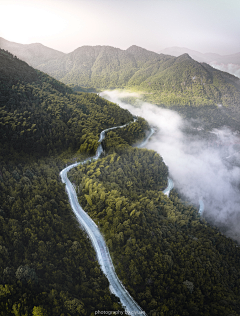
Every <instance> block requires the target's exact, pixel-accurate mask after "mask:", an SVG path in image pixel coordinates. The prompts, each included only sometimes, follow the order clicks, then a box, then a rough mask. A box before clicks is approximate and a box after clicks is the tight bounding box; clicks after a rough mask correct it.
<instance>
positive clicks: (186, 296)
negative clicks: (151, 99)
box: [0, 47, 240, 316]
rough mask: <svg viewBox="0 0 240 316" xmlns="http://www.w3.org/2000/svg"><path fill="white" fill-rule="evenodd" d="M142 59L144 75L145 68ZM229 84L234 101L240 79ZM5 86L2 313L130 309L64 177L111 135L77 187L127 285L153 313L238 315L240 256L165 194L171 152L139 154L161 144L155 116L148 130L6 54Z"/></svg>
mask: <svg viewBox="0 0 240 316" xmlns="http://www.w3.org/2000/svg"><path fill="white" fill-rule="evenodd" d="M100 50H101V49H100ZM133 50H134V51H135V50H136V48H135V47H134V48H133ZM113 51H114V50H113ZM140 53H141V54H140V55H141V56H140V57H141V58H143V56H145V55H144V54H145V53H146V52H144V54H142V50H140ZM102 54H103V52H102ZM119 54H120V52H119ZM129 54H130V53H129ZM131 54H133V53H131ZM146 54H148V53H146ZM149 56H152V55H151V54H149ZM63 57H64V56H63ZM63 57H61V58H63ZM140 57H139V59H138V63H139V66H136V67H140V66H141V65H143V67H145V66H144V65H146V64H145V62H146V61H145V60H144V59H143V60H142V59H141V58H140ZM144 58H145V57H144ZM151 58H152V57H151ZM154 58H155V57H154ZM164 58H165V57H164ZM182 59H183V60H181V59H180V63H181V62H182V61H183V62H184V60H187V64H188V61H189V57H188V56H183V58H182ZM175 62H176V60H175ZM176 63H177V62H176ZM190 63H192V61H191V59H190ZM199 67H200V66H199ZM129 69H131V68H129ZM109 71H110V70H109ZM113 74H114V71H113ZM217 74H219V73H217ZM223 78H229V82H231V84H232V86H231V88H230V89H233V90H231V91H233V92H234V91H235V90H234V89H235V88H234V87H235V84H236V87H237V84H238V83H237V81H236V79H235V78H232V77H231V76H230V77H229V76H228V75H225V74H224V75H223V77H221V80H223ZM104 80H105V79H104ZM164 80H165V79H164ZM231 80H232V81H231ZM235 81H236V83H235ZM99 82H104V81H101V80H100V81H99ZM0 84H1V91H0V92H1V95H0V106H1V122H0V123H1V126H0V131H1V136H2V137H1V151H0V156H1V173H0V190H1V196H2V199H1V206H0V208H1V211H0V219H1V238H0V241H1V253H2V254H3V256H2V257H1V259H0V260H1V274H0V278H1V279H0V280H1V284H0V288H1V302H0V304H1V305H0V306H1V312H0V314H1V315H4V316H5V315H12V314H13V313H15V314H17V313H18V314H20V315H24V314H25V315H31V314H34V313H37V312H38V313H41V314H42V315H56V316H57V315H61V316H63V315H64V316H65V315H86V316H88V315H91V316H93V315H94V314H95V311H96V310H115V311H123V307H122V306H121V303H120V301H119V299H118V298H117V297H116V296H115V295H113V294H112V293H110V291H109V283H108V280H107V279H106V278H105V276H104V274H103V273H102V271H101V270H100V266H99V264H98V262H97V260H96V254H95V252H94V249H93V248H92V246H91V243H90V241H89V240H88V239H87V237H86V235H85V233H84V232H83V231H82V230H81V229H79V225H78V223H77V221H76V218H75V216H74V215H73V213H72V211H71V208H70V205H69V203H68V197H67V194H66V192H65V191H64V185H63V184H62V183H61V179H60V177H59V173H60V171H61V170H62V169H64V168H65V167H66V164H72V163H73V162H74V163H75V162H77V161H82V160H85V159H88V158H89V157H92V156H94V155H95V153H96V151H97V148H98V145H99V144H98V140H99V137H100V134H101V131H102V130H105V129H109V131H108V132H107V133H106V135H105V139H104V140H103V143H102V145H103V152H102V153H101V156H100V157H99V159H97V160H92V161H88V162H86V163H85V164H80V165H78V166H77V167H76V168H73V169H72V170H71V171H70V172H69V174H70V176H69V179H70V181H71V182H72V183H73V184H74V186H75V187H76V191H77V196H78V200H79V202H80V204H81V206H82V207H83V209H84V210H85V211H86V212H87V213H88V215H89V216H90V217H91V218H92V220H93V221H94V222H95V224H96V225H97V226H98V227H99V230H100V232H101V233H102V234H103V236H104V239H105V241H106V244H107V246H108V248H109V252H110V255H111V257H112V262H113V264H114V267H115V271H116V273H117V275H118V277H119V279H120V280H121V282H122V284H123V286H124V287H125V288H126V289H127V291H128V292H129V294H130V295H131V296H132V297H133V299H134V300H135V301H136V303H137V304H138V305H139V306H140V307H141V309H143V310H144V311H145V312H146V313H147V314H149V315H151V314H154V313H155V314H156V313H161V315H177V314H179V315H193V314H199V315H201V314H202V315H226V314H231V313H233V314H235V315H237V313H238V311H239V309H240V306H239V295H240V294H239V275H240V270H239V260H240V252H239V247H237V243H236V242H235V241H233V239H231V238H229V237H226V236H225V235H223V234H221V232H220V230H219V229H218V228H217V227H214V226H212V225H211V224H210V223H208V222H207V221H206V220H205V219H204V218H201V217H200V216H199V214H198V207H194V206H193V205H192V204H190V203H186V201H184V200H183V199H182V195H181V194H180V193H181V192H178V190H176V189H173V190H172V191H171V192H170V193H169V197H167V196H166V195H164V194H163V193H162V192H161V191H163V190H164V189H165V188H166V186H167V179H168V176H169V170H171V168H172V167H171V164H170V163H168V162H167V161H166V163H167V164H168V166H166V163H165V158H164V160H163V157H164V152H163V154H161V151H160V154H159V153H157V152H156V151H155V150H156V149H157V147H156V146H155V147H153V148H151V149H150V150H149V149H141V148H137V147H136V146H135V147H133V145H136V144H139V143H140V142H141V141H142V140H144V139H145V138H146V136H149V135H150V132H151V127H150V125H149V124H151V120H149V117H146V119H145V118H142V117H144V115H139V117H138V119H137V120H136V119H135V114H132V113H131V112H130V111H129V110H127V109H123V108H121V107H119V106H118V105H116V104H115V103H113V102H110V101H108V100H106V99H104V98H102V97H101V96H100V95H98V94H94V93H85V92H75V91H74V90H72V89H71V87H70V86H66V85H65V84H63V83H61V82H59V81H57V80H56V79H53V78H52V77H50V76H49V75H47V74H45V73H43V72H41V71H39V70H35V69H33V68H32V67H30V66H29V65H28V64H27V63H25V62H23V61H21V60H19V59H18V58H16V57H14V56H13V55H11V54H9V53H8V52H6V51H4V50H0ZM102 87H105V83H104V85H103V86H102ZM96 88H97V87H96ZM234 93H235V92H234ZM233 99H234V94H233ZM234 100H235V99H234ZM236 100H237V99H236ZM234 102H235V101H233V103H232V105H231V106H229V107H230V108H231V109H234V110H235V108H237V106H236V105H234V104H235V103H234ZM236 102H237V101H236ZM214 106H215V105H214ZM223 106H224V104H223ZM194 107H195V105H194V106H193V108H194ZM225 108H226V109H227V106H226V107H225ZM236 113H237V110H236ZM137 115H138V114H137ZM153 115H155V116H156V114H153ZM129 122H131V124H129V125H126V126H125V127H123V128H120V129H118V128H116V127H117V126H119V125H124V124H126V123H129ZM166 123H168V121H166ZM153 125H154V124H153ZM168 126H169V128H171V124H168ZM216 127H217V126H216ZM160 136H161V135H160ZM153 139H154V137H153ZM150 143H151V142H150ZM150 143H149V144H150ZM171 145H173V144H171ZM161 155H163V156H161ZM171 172H172V171H171ZM172 173H173V174H174V172H172ZM196 271H197V272H196Z"/></svg>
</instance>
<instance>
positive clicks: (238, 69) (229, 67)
mask: <svg viewBox="0 0 240 316" xmlns="http://www.w3.org/2000/svg"><path fill="white" fill-rule="evenodd" d="M210 65H211V66H212V67H213V68H215V69H218V70H222V71H226V72H228V73H230V74H231V75H234V76H236V77H238V78H240V65H238V64H223V63H218V62H216V61H213V62H211V63H210Z"/></svg>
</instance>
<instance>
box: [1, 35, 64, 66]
mask: <svg viewBox="0 0 240 316" xmlns="http://www.w3.org/2000/svg"><path fill="white" fill-rule="evenodd" d="M0 48H1V49H4V50H7V51H9V52H10V53H11V54H13V55H15V56H17V57H18V58H19V59H21V60H24V61H26V62H27V63H28V64H29V65H30V66H32V67H35V68H37V66H38V65H40V64H43V63H46V62H48V61H50V60H53V59H55V58H59V57H61V56H64V55H65V54H64V53H62V52H59V51H57V50H55V49H52V48H49V47H47V46H44V45H42V44H40V43H34V44H19V43H14V42H10V41H7V40H5V39H4V38H2V37H0Z"/></svg>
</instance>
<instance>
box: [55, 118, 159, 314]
mask: <svg viewBox="0 0 240 316" xmlns="http://www.w3.org/2000/svg"><path fill="white" fill-rule="evenodd" d="M128 124H130V123H128ZM128 124H125V125H122V126H118V127H111V128H108V129H106V130H104V131H102V132H101V134H100V138H99V143H100V144H99V146H98V148H97V152H96V155H95V156H94V157H92V158H89V159H86V160H85V161H83V162H77V163H74V164H72V165H70V166H68V167H66V168H64V169H63V170H62V171H61V172H60V176H61V179H62V182H63V183H65V184H66V191H67V194H68V198H69V202H70V204H71V207H72V210H73V212H74V213H75V215H76V217H77V220H78V222H79V223H80V225H81V227H82V228H83V229H84V230H85V232H86V233H87V234H88V236H89V238H90V240H91V242H92V245H93V247H94V249H95V251H96V254H97V258H98V262H99V264H100V266H101V269H102V271H103V273H104V274H105V275H106V277H107V278H108V281H109V283H110V290H111V292H112V293H114V294H115V295H116V296H117V297H119V299H120V301H121V303H122V305H123V306H124V308H125V312H126V314H127V315H135V316H136V315H146V313H145V312H144V311H143V310H142V308H141V307H140V306H139V305H138V304H137V303H136V302H135V301H134V299H133V298H132V297H131V295H130V294H129V293H128V291H127V290H126V288H125V287H124V285H123V284H122V282H121V281H120V280H119V278H118V276H117V274H116V272H115V269H114V266H113V263H112V259H111V257H110V254H109V250H108V248H107V245H106V243H105V241H104V238H103V236H102V234H101V233H100V230H99V228H98V226H97V225H96V224H95V223H94V221H93V220H92V219H91V217H90V216H89V215H88V214H87V213H86V212H85V211H84V210H83V208H82V207H81V205H80V204H79V203H78V198H77V194H76V191H75V189H74V187H73V185H72V183H71V182H70V180H69V179H68V177H67V173H68V171H69V170H71V169H72V168H74V167H76V166H78V165H79V164H84V163H86V162H87V161H89V160H96V159H98V158H99V157H100V155H101V153H102V152H103V148H102V144H101V143H102V141H103V140H104V138H105V133H106V132H107V131H109V130H113V129H116V128H123V127H125V126H127V125H128ZM153 132H154V130H153V129H152V130H151V132H150V133H149V135H148V136H147V137H146V139H145V140H144V142H143V143H147V141H148V139H149V138H150V137H151V136H152V134H153ZM143 143H142V144H141V145H139V147H140V146H141V147H143V146H144V145H143Z"/></svg>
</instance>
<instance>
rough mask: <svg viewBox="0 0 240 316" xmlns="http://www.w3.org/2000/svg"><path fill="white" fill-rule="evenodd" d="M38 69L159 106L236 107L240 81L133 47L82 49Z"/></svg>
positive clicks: (239, 99)
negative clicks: (134, 93) (130, 92)
mask: <svg viewBox="0 0 240 316" xmlns="http://www.w3.org/2000/svg"><path fill="white" fill-rule="evenodd" d="M38 68H39V69H40V70H42V71H44V72H46V73H48V74H50V75H52V76H54V77H55V78H57V79H58V80H60V81H62V82H64V83H66V84H69V85H71V84H72V85H75V86H83V87H94V88H97V89H109V88H111V89H112V88H129V89H135V90H139V91H143V92H146V93H147V95H146V98H147V99H148V100H150V101H152V102H155V103H157V104H159V105H160V104H161V105H168V106H169V105H190V106H196V105H201V106H206V105H217V104H222V105H224V106H228V105H232V106H236V105H238V104H239V102H240V92H239V88H240V80H239V79H238V78H235V77H234V76H231V75H229V74H228V73H224V72H221V71H217V70H216V69H214V68H212V67H208V66H207V65H206V64H200V63H198V62H197V61H195V60H194V59H192V58H191V57H190V56H189V55H188V54H183V55H181V56H179V57H173V56H169V55H164V54H157V53H154V52H150V51H147V50H145V49H143V48H141V47H137V46H131V47H130V48H128V49H127V50H125V51H123V50H120V49H118V48H114V47H110V46H93V47H90V46H83V47H80V48H78V49H76V50H75V51H74V52H72V53H70V54H67V55H65V56H64V57H61V58H58V59H55V60H54V61H49V62H48V63H46V64H42V65H40V66H38Z"/></svg>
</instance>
